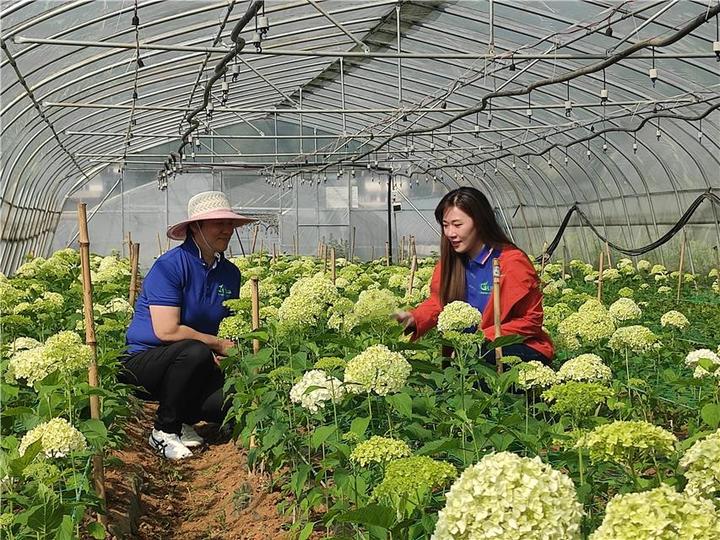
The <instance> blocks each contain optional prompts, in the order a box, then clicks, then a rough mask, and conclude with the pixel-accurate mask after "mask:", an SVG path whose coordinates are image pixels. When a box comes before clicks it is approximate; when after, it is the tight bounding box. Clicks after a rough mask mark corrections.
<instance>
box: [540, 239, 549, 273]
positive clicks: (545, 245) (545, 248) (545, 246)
mask: <svg viewBox="0 0 720 540" xmlns="http://www.w3.org/2000/svg"><path fill="white" fill-rule="evenodd" d="M547 248H548V243H547V242H545V243H544V244H543V250H542V257H541V258H540V276H542V275H543V272H544V271H545V259H546V257H547Z"/></svg>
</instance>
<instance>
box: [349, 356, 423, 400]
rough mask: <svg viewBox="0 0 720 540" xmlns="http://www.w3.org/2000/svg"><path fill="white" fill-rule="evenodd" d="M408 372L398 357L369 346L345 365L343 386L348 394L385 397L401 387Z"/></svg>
mask: <svg viewBox="0 0 720 540" xmlns="http://www.w3.org/2000/svg"><path fill="white" fill-rule="evenodd" d="M411 369H412V368H411V367H410V364H409V363H408V361H407V360H405V357H404V356H403V355H402V354H400V353H398V352H393V351H391V350H390V349H388V348H387V347H386V346H385V345H373V346H371V347H368V348H367V349H365V350H364V351H363V352H361V353H360V354H358V355H357V356H355V357H354V358H353V359H351V360H350V361H349V362H348V363H347V366H346V367H345V383H346V384H347V385H348V386H347V390H348V391H349V392H352V393H361V392H375V393H376V394H378V395H380V396H385V395H387V394H391V393H393V392H397V391H399V390H400V389H401V388H402V387H403V386H405V381H406V380H407V378H408V375H410V371H411Z"/></svg>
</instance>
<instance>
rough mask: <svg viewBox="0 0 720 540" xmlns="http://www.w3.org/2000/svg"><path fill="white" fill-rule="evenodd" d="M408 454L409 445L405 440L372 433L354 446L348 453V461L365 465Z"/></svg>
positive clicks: (384, 461) (387, 460)
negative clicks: (365, 439)
mask: <svg viewBox="0 0 720 540" xmlns="http://www.w3.org/2000/svg"><path fill="white" fill-rule="evenodd" d="M409 455H410V447H409V446H408V445H407V443H406V442H405V441H400V440H398V439H391V438H388V437H380V436H378V435H373V436H372V437H370V438H369V439H368V440H367V441H364V442H361V443H360V444H358V445H357V446H356V447H355V449H354V450H353V451H352V453H351V454H350V461H352V462H354V463H357V464H358V465H360V466H361V467H367V466H368V465H369V464H370V463H387V462H389V461H392V460H394V459H398V458H401V457H407V456H409Z"/></svg>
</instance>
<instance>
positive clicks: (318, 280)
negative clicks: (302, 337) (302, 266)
mask: <svg viewBox="0 0 720 540" xmlns="http://www.w3.org/2000/svg"><path fill="white" fill-rule="evenodd" d="M338 298H339V294H338V292H337V288H336V287H335V285H333V284H332V281H330V280H329V279H328V278H327V277H325V276H324V275H322V274H317V275H315V276H313V277H311V278H301V279H299V280H298V281H296V282H295V284H294V285H293V286H292V287H291V288H290V295H289V296H288V297H287V298H285V300H283V303H282V305H281V306H280V310H279V311H278V321H279V322H280V324H281V327H282V328H283V329H284V330H285V331H286V332H307V331H308V330H310V329H312V328H315V327H316V326H318V324H323V323H326V322H327V321H326V316H327V311H328V308H329V307H330V306H331V305H333V304H334V303H335V302H336V300H337V299H338Z"/></svg>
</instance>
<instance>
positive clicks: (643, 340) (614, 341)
mask: <svg viewBox="0 0 720 540" xmlns="http://www.w3.org/2000/svg"><path fill="white" fill-rule="evenodd" d="M608 345H609V346H610V348H611V349H612V350H613V351H621V350H623V349H629V350H631V351H633V352H636V353H643V352H647V351H649V350H651V349H653V348H655V347H657V346H658V345H659V341H658V337H657V336H656V335H655V334H654V333H653V332H652V330H650V329H649V328H647V327H646V326H641V325H638V324H636V325H633V326H624V327H622V328H618V329H617V330H615V332H614V333H613V335H612V336H611V337H610V341H608Z"/></svg>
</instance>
